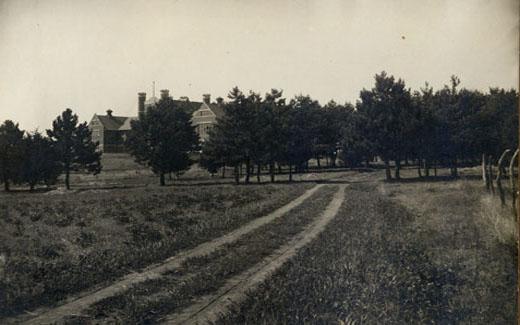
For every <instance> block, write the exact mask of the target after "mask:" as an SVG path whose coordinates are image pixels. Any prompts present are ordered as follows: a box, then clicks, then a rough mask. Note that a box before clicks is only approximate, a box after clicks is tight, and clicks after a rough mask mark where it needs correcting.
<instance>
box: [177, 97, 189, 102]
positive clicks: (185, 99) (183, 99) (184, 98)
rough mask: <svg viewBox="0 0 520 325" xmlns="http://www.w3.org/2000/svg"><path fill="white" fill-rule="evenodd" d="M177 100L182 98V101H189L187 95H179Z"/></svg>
mask: <svg viewBox="0 0 520 325" xmlns="http://www.w3.org/2000/svg"><path fill="white" fill-rule="evenodd" d="M179 100H182V101H183V102H189V101H190V99H189V98H188V96H181V97H179Z"/></svg>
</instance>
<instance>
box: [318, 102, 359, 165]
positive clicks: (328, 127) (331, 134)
mask: <svg viewBox="0 0 520 325" xmlns="http://www.w3.org/2000/svg"><path fill="white" fill-rule="evenodd" d="M353 111H354V107H353V106H352V105H351V104H348V103H347V104H345V105H338V104H337V103H336V102H334V101H332V100H331V101H330V102H328V103H327V105H325V106H323V107H322V108H321V109H319V111H318V114H317V115H318V116H317V117H316V123H317V145H316V146H315V156H316V159H317V162H318V166H320V163H319V159H320V156H325V157H327V158H328V159H329V161H330V167H335V166H336V157H337V152H338V145H339V144H340V142H341V141H342V139H343V132H342V129H343V127H344V126H345V125H348V124H349V119H350V118H351V115H352V112H353Z"/></svg>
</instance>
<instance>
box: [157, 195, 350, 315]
mask: <svg viewBox="0 0 520 325" xmlns="http://www.w3.org/2000/svg"><path fill="white" fill-rule="evenodd" d="M345 187H346V185H340V188H339V189H338V191H337V192H336V194H335V195H334V198H333V199H332V201H331V202H330V203H329V205H328V206H327V208H326V209H325V211H323V213H322V214H321V215H320V217H319V218H317V219H316V220H315V221H314V222H313V223H311V224H310V225H309V226H307V227H306V228H305V230H304V231H302V232H301V233H300V234H298V235H297V236H295V237H294V238H293V239H292V240H291V241H290V242H289V243H287V244H286V245H284V246H282V247H281V248H279V249H278V250H276V251H275V252H274V253H273V254H271V255H270V256H268V257H267V258H266V259H264V260H263V261H262V262H260V263H258V264H257V265H255V266H254V267H252V268H250V269H249V270H247V271H245V272H243V273H241V274H239V275H237V276H235V277H233V278H231V279H230V280H229V281H227V282H226V284H225V285H224V286H223V287H221V288H220V289H219V290H218V291H217V292H215V293H214V294H209V295H206V296H204V297H202V298H200V300H199V302H197V303H195V304H193V305H191V306H190V307H187V308H186V309H184V310H182V311H180V312H179V313H175V314H171V315H170V316H167V317H166V318H165V319H163V322H164V323H165V324H210V323H213V322H215V321H216V320H217V319H218V318H219V316H220V315H221V314H223V313H226V312H227V311H228V310H229V308H230V307H231V306H233V305H236V304H239V303H240V302H241V301H243V300H244V299H245V298H246V297H247V293H248V292H249V291H250V290H252V289H254V288H256V287H257V286H258V285H259V284H260V283H262V282H263V281H265V280H266V279H267V278H268V277H269V276H270V275H271V274H272V273H273V272H274V271H275V270H277V269H278V268H280V267H281V266H282V265H283V264H284V263H285V262H287V261H288V260H289V259H290V258H291V257H293V256H294V255H295V254H296V253H297V252H298V250H299V249H301V248H302V247H304V246H305V245H307V244H308V243H309V242H310V241H312V240H313V239H314V238H316V236H318V235H319V234H320V233H321V232H322V231H323V230H324V229H325V226H326V225H327V224H328V223H329V222H330V221H331V220H332V219H333V218H334V217H335V216H336V214H337V212H338V210H339V208H340V207H341V205H342V203H343V201H344V197H345Z"/></svg>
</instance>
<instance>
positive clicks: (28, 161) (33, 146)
mask: <svg viewBox="0 0 520 325" xmlns="http://www.w3.org/2000/svg"><path fill="white" fill-rule="evenodd" d="M24 151H25V154H24V161H23V165H22V174H21V179H22V181H23V182H24V183H28V184H29V186H30V188H31V190H33V189H34V187H35V186H36V185H37V184H39V183H43V184H45V185H47V186H49V185H52V184H55V183H56V181H57V179H58V176H59V175H60V174H61V172H62V170H61V166H60V164H59V163H58V161H59V157H58V154H57V152H56V149H55V148H54V146H53V144H52V141H51V140H50V139H49V138H46V137H44V136H43V135H42V134H41V133H39V132H34V133H33V134H27V135H26V136H25V138H24Z"/></svg>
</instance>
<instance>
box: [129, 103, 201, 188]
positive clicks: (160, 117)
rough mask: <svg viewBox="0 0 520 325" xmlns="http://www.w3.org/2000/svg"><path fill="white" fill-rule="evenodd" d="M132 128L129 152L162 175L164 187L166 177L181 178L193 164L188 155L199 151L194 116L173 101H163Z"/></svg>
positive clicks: (140, 118)
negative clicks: (169, 175) (192, 119)
mask: <svg viewBox="0 0 520 325" xmlns="http://www.w3.org/2000/svg"><path fill="white" fill-rule="evenodd" d="M131 126H132V130H131V132H130V135H129V137H128V140H127V146H128V148H129V150H130V153H131V154H132V155H133V156H134V157H135V159H136V161H137V162H138V163H140V164H143V165H147V166H149V167H151V169H152V171H153V172H154V173H155V174H158V175H159V179H160V185H161V186H164V185H165V175H166V174H168V173H175V174H177V175H178V174H179V173H181V172H183V171H185V170H187V169H188V168H189V167H190V166H191V164H192V163H193V161H192V160H191V159H190V157H189V153H190V152H192V151H194V150H197V145H198V141H199V140H198V136H197V133H196V132H195V128H194V127H193V126H192V124H191V116H190V115H189V114H188V113H186V112H185V110H183V109H182V108H181V107H178V106H177V105H176V104H175V102H174V101H173V100H172V99H171V98H169V97H168V98H162V99H161V100H160V101H159V102H158V103H157V104H156V105H155V106H153V107H151V108H150V109H149V110H148V111H147V112H146V113H145V114H142V115H141V116H140V117H139V119H138V120H135V121H132V123H131Z"/></svg>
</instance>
